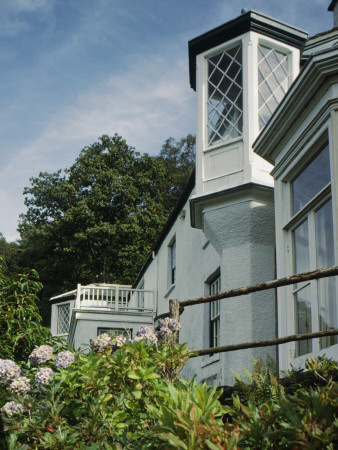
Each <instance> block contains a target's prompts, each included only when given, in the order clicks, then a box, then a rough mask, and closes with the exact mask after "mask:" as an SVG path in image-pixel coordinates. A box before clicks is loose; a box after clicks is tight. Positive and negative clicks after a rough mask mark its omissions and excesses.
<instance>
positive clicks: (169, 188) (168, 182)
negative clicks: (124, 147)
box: [159, 134, 196, 208]
mask: <svg viewBox="0 0 338 450" xmlns="http://www.w3.org/2000/svg"><path fill="white" fill-rule="evenodd" d="M195 152H196V139H195V136H192V135H191V134H189V135H188V136H187V137H185V138H182V139H180V140H179V141H176V140H175V139H174V138H172V137H170V138H169V139H167V140H166V141H165V143H164V144H163V146H162V150H161V151H160V154H159V158H160V159H161V160H162V161H163V162H164V164H165V167H166V171H167V177H166V179H165V185H163V190H164V191H166V192H167V193H168V197H169V199H168V203H167V206H168V207H170V208H172V207H173V206H174V205H175V202H176V200H177V198H178V197H179V195H180V193H181V192H182V190H183V188H184V186H185V185H186V183H187V180H188V178H189V175H190V174H191V172H192V171H193V169H194V167H195Z"/></svg>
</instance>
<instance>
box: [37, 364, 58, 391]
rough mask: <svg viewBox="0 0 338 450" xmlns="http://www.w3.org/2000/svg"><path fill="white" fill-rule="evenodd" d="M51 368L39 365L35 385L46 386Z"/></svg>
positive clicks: (51, 371)
mask: <svg viewBox="0 0 338 450" xmlns="http://www.w3.org/2000/svg"><path fill="white" fill-rule="evenodd" d="M52 373H54V372H53V370H52V369H51V368H50V367H41V369H39V370H38V371H37V372H36V375H35V387H37V388H39V387H41V386H48V385H49V383H50V377H51V375H52Z"/></svg>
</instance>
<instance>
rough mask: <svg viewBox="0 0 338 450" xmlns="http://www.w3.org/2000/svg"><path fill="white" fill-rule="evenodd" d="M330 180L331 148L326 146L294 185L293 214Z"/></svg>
mask: <svg viewBox="0 0 338 450" xmlns="http://www.w3.org/2000/svg"><path fill="white" fill-rule="evenodd" d="M330 180H331V177H330V156H329V147H328V146H326V147H325V148H324V149H323V150H322V151H321V152H320V153H319V154H318V155H317V156H316V158H315V159H314V160H313V161H312V162H311V163H310V164H309V165H308V166H307V167H306V168H305V169H304V170H303V172H302V173H301V174H300V175H299V176H298V177H297V178H296V179H295V180H294V181H293V183H292V188H293V189H292V190H293V213H294V214H296V213H297V212H298V211H299V210H301V209H302V208H303V206H304V205H306V203H308V202H309V201H310V200H311V199H312V198H313V197H315V196H316V194H318V192H320V191H321V190H322V189H323V188H324V187H325V186H326V185H327V184H328V183H329V182H330Z"/></svg>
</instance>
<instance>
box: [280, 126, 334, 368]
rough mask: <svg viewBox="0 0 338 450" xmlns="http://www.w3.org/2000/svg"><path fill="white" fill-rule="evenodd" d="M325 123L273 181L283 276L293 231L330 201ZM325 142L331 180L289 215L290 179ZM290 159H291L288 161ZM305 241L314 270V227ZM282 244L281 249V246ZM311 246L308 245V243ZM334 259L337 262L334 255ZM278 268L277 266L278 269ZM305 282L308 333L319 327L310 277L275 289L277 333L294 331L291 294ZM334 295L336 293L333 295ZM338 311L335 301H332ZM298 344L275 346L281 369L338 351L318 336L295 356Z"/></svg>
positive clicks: (290, 259)
mask: <svg viewBox="0 0 338 450" xmlns="http://www.w3.org/2000/svg"><path fill="white" fill-rule="evenodd" d="M329 135H330V133H329V122H327V123H325V125H324V126H323V125H322V126H321V127H320V129H317V130H316V131H315V132H314V133H313V134H312V135H311V136H310V137H308V139H307V143H306V145H303V147H302V148H299V149H298V152H296V151H295V152H294V155H296V156H295V157H293V158H292V159H291V158H289V159H288V162H289V164H288V165H285V167H287V168H286V170H284V172H283V175H281V177H280V179H279V180H278V181H277V183H276V202H277V204H279V205H283V207H282V208H281V210H280V211H279V212H277V216H276V222H277V223H281V224H282V225H281V226H280V227H279V229H278V228H277V246H279V247H280V250H281V254H280V256H279V261H278V264H279V266H280V268H281V266H282V267H283V270H282V272H283V274H284V275H285V276H287V275H292V274H293V273H294V240H293V231H294V230H295V228H297V226H299V225H300V224H301V223H302V222H303V221H304V220H306V219H305V217H308V216H310V219H311V218H312V219H313V217H311V216H312V215H314V213H315V212H316V211H317V210H318V209H320V207H321V206H323V205H324V204H325V203H326V202H327V201H328V200H329V199H331V198H332V203H333V204H334V188H333V181H334V173H333V170H332V160H333V159H332V143H331V142H330V139H329ZM325 144H328V147H329V152H330V170H331V183H329V184H328V185H326V186H325V187H323V189H322V190H321V191H320V192H319V193H317V195H315V197H314V198H312V199H311V200H310V201H309V202H308V204H306V205H304V206H303V208H302V209H301V210H300V211H297V213H296V214H293V204H292V200H293V199H292V182H293V180H294V179H295V178H296V177H297V176H298V175H299V174H300V173H301V172H302V171H303V170H304V169H305V168H306V167H307V165H308V164H309V162H310V161H311V160H312V159H313V158H314V157H315V155H317V154H318V153H320V150H322V149H323V148H324V146H325ZM290 161H292V162H290ZM333 221H334V224H333V232H334V235H336V233H335V230H336V226H335V211H334V206H333ZM309 233H310V234H309V242H310V243H312V250H311V249H310V251H311V252H312V256H311V257H310V264H311V265H310V267H309V270H315V269H316V266H315V257H314V255H313V251H314V250H313V246H314V245H315V239H314V228H313V226H310V227H309ZM281 247H282V248H281ZM310 247H311V244H310ZM335 261H336V263H337V254H335ZM279 271H280V269H279ZM337 284H338V283H336V290H337V294H338V287H337ZM306 285H308V286H310V288H311V296H310V298H311V307H312V316H311V317H312V332H316V331H318V329H319V320H318V300H317V281H316V280H312V281H310V282H307V283H302V284H300V286H298V288H296V286H295V285H291V286H286V287H283V288H279V290H278V317H279V335H280V336H287V335H291V334H294V333H295V332H296V330H297V328H296V310H295V299H294V294H295V293H296V292H297V291H298V290H300V289H301V288H304V287H305V286H306ZM337 298H338V295H337ZM336 307H337V313H338V301H337V304H336ZM297 347H298V344H297V343H296V342H291V343H288V344H284V345H282V346H280V347H279V352H280V363H281V369H287V368H288V367H290V364H291V365H292V366H294V367H304V364H305V361H306V359H308V358H309V357H310V356H318V355H323V354H325V355H327V356H328V357H333V358H334V357H336V355H337V351H338V344H335V345H332V346H330V347H325V348H323V349H320V339H319V338H318V339H312V351H311V352H310V353H307V354H304V355H300V356H298V355H297Z"/></svg>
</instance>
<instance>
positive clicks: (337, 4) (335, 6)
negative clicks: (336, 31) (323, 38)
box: [328, 0, 338, 28]
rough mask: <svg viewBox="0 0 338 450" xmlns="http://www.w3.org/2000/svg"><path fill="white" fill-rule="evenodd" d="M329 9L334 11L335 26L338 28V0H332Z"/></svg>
mask: <svg viewBox="0 0 338 450" xmlns="http://www.w3.org/2000/svg"><path fill="white" fill-rule="evenodd" d="M328 11H333V28H338V1H337V0H332V2H331V3H330V6H329V7H328Z"/></svg>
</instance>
